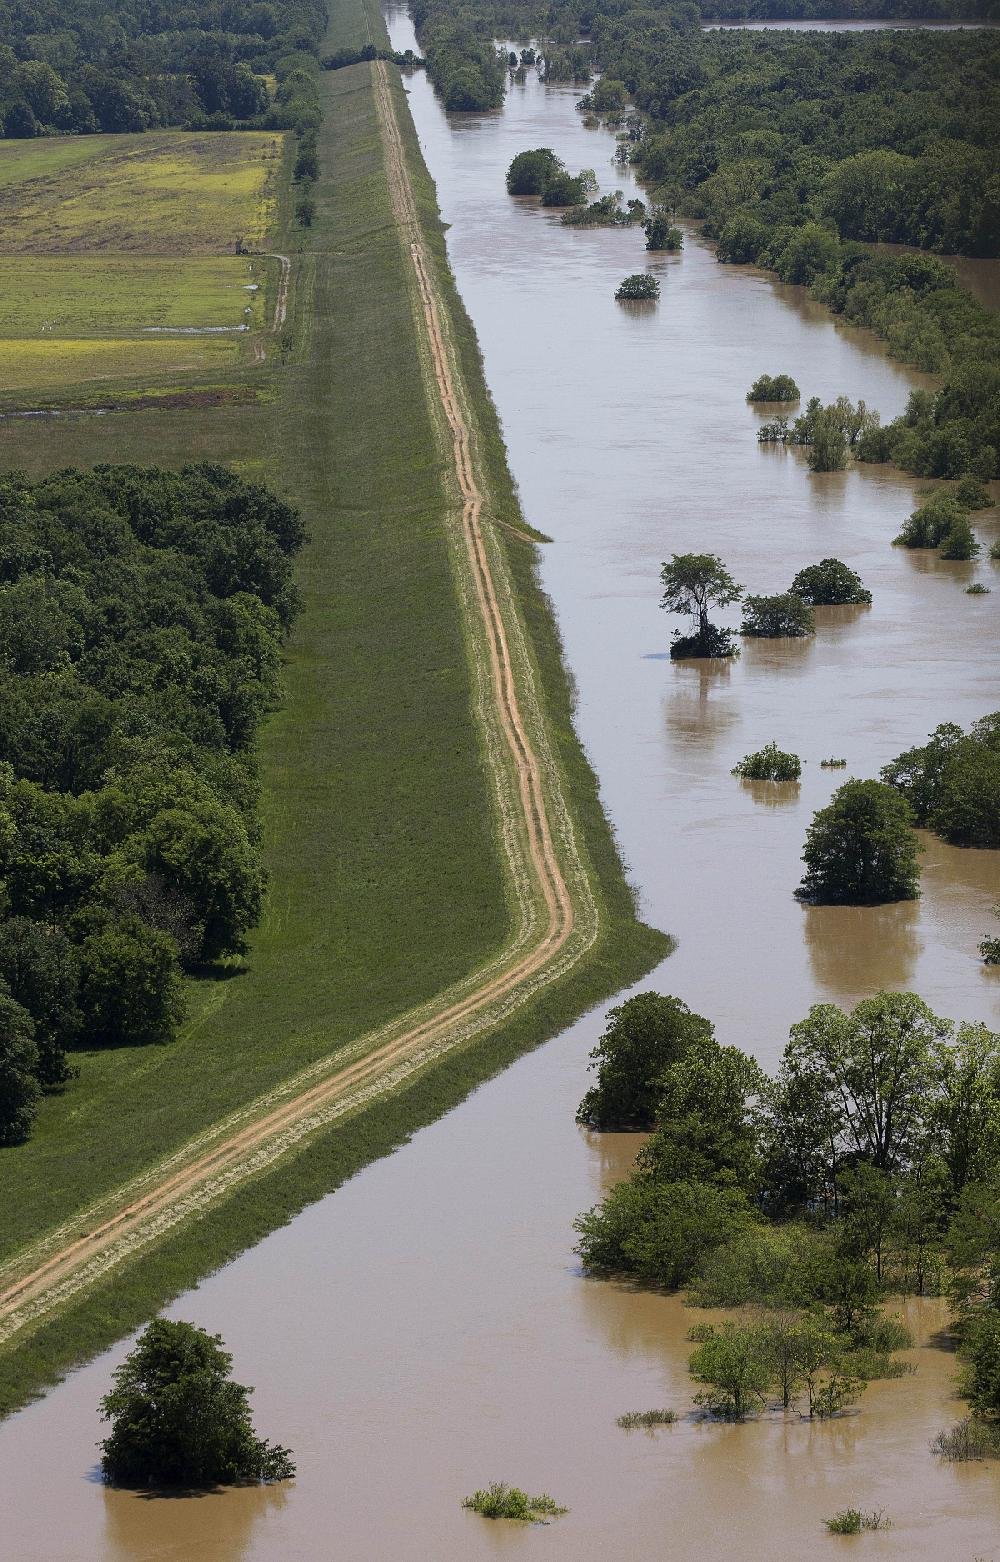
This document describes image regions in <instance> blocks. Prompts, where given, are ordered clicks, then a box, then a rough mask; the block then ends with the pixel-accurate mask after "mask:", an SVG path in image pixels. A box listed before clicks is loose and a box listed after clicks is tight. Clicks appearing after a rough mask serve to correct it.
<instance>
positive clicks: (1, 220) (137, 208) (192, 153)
mask: <svg viewBox="0 0 1000 1562" xmlns="http://www.w3.org/2000/svg"><path fill="white" fill-rule="evenodd" d="M283 140H284V138H283V136H282V135H280V134H278V133H275V132H271V131H234V132H232V133H228V132H215V133H211V134H204V135H196V134H191V133H189V132H186V131H183V130H152V131H147V132H145V133H144V134H142V135H114V136H81V137H70V136H66V137H61V138H59V139H56V140H49V139H45V138H41V139H39V140H35V141H0V254H3V255H29V254H31V255H68V254H77V253H85V254H87V255H100V254H103V253H112V254H114V253H117V254H121V253H129V254H140V255H206V254H220V253H222V254H233V253H235V251H236V247H237V245H238V244H239V243H240V242H241V241H242V242H243V244H245V245H247V246H249V247H250V248H257V247H260V246H261V245H262V244H263V243H264V242H265V240H266V237H267V234H268V231H269V230H270V228H271V226H272V224H273V221H274V217H275V209H276V204H275V203H276V199H277V185H278V175H279V172H280V167H281V153H282V145H283Z"/></svg>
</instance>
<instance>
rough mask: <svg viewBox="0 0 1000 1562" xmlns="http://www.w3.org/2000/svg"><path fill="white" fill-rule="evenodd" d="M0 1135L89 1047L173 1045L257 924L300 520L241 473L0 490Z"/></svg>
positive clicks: (57, 482) (81, 477)
mask: <svg viewBox="0 0 1000 1562" xmlns="http://www.w3.org/2000/svg"><path fill="white" fill-rule="evenodd" d="M0 526H2V530H3V534H4V538H5V564H4V581H3V585H2V587H0V710H2V717H0V735H2V746H3V754H4V759H3V762H2V763H0V877H2V879H3V885H4V895H3V903H2V907H0V1000H2V1004H3V1008H4V1014H5V1021H6V1023H5V1027H4V1028H3V1029H2V1030H0V1069H2V1070H3V1072H4V1074H5V1079H6V1089H5V1090H4V1091H2V1092H0V1143H8V1144H9V1143H13V1142H17V1141H18V1140H20V1139H23V1138H24V1137H25V1136H26V1135H27V1133H28V1131H29V1129H30V1126H31V1120H32V1118H33V1116H34V1112H35V1110H36V1107H37V1102H38V1092H39V1091H40V1090H41V1091H46V1090H57V1089H60V1088H62V1087H63V1086H64V1085H65V1083H66V1082H67V1080H68V1079H69V1078H70V1075H71V1068H70V1064H69V1060H68V1054H71V1053H72V1051H73V1049H75V1048H78V1047H87V1048H95V1047H109V1046H141V1045H147V1044H150V1043H162V1042H166V1041H169V1040H170V1039H171V1038H172V1037H173V1035H174V1033H175V1031H176V1029H177V1026H178V1024H179V1022H180V1020H181V1017H182V1014H183V1001H182V986H181V974H182V971H184V970H188V971H198V970H200V969H204V968H206V967H210V966H211V965H213V964H214V963H215V962H217V961H219V960H221V959H225V958H227V957H229V956H231V955H234V954H239V953H241V952H242V951H243V950H244V949H245V947H246V940H247V936H248V934H249V932H250V931H251V929H252V928H253V927H254V926H255V925H256V923H257V920H258V918H259V916H260V911H261V904H262V898H263V893H264V885H265V876H264V870H263V866H262V863H261V853H260V844H261V830H260V820H259V815H258V796H257V794H258V781H257V762H256V753H255V745H256V737H257V732H258V729H259V726H260V723H261V721H262V720H263V718H264V715H265V714H266V712H267V711H268V710H269V709H271V708H272V707H273V706H274V704H275V703H276V702H277V700H278V699H279V697H280V692H281V686H280V657H281V647H282V642H283V639H284V637H285V635H286V633H287V631H288V629H289V627H290V625H291V623H292V621H293V619H294V617H295V615H296V613H297V611H298V595H297V592H296V590H295V587H294V585H293V583H292V578H291V570H292V559H293V557H294V555H295V553H296V551H297V550H298V549H299V547H300V546H301V544H302V541H303V537H304V531H303V526H302V521H301V517H300V516H299V514H298V512H297V511H296V510H294V509H292V508H291V507H290V506H289V505H287V504H285V503H284V502H283V501H282V500H280V499H278V498H277V497H276V496H275V495H274V494H272V493H270V492H269V491H268V490H267V489H266V488H263V487H261V486H260V485H259V484H256V483H247V482H244V481H243V480H242V479H240V478H238V477H235V476H234V475H233V474H232V473H231V472H229V471H227V470H226V469H225V468H223V467H217V466H189V467H185V468H183V469H182V470H181V471H179V472H167V471H161V470H159V469H157V468H141V467H133V466H119V467H114V466H104V467H97V468H96V469H95V470H94V471H93V472H81V471H75V470H73V469H68V470H65V471H62V472H58V473H55V474H54V475H53V476H51V477H47V478H43V479H41V480H39V481H35V482H32V481H28V480H27V479H25V478H23V477H21V476H18V475H16V474H15V475H10V476H8V477H6V478H5V479H3V480H2V482H0Z"/></svg>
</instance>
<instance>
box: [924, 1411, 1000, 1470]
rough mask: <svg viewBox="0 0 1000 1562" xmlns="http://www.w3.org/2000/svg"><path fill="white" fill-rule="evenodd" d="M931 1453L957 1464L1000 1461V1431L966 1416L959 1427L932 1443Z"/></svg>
mask: <svg viewBox="0 0 1000 1562" xmlns="http://www.w3.org/2000/svg"><path fill="white" fill-rule="evenodd" d="M931 1453H935V1454H940V1456H941V1458H942V1459H950V1460H952V1461H953V1462H954V1463H956V1464H965V1463H967V1462H969V1461H971V1460H974V1459H1000V1429H998V1428H997V1427H995V1426H990V1425H989V1424H988V1423H987V1422H986V1421H977V1420H976V1419H975V1418H974V1417H973V1416H966V1418H965V1420H964V1421H959V1423H958V1425H957V1426H953V1427H950V1428H949V1429H948V1431H946V1432H939V1433H938V1435H937V1437H935V1439H934V1441H933V1442H932V1443H931Z"/></svg>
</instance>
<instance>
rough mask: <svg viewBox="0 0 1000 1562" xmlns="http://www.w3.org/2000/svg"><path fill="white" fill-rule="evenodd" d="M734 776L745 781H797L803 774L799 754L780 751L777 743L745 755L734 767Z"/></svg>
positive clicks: (766, 745)
mask: <svg viewBox="0 0 1000 1562" xmlns="http://www.w3.org/2000/svg"><path fill="white" fill-rule="evenodd" d="M732 773H733V775H734V776H740V777H741V778H742V779H743V780H744V781H797V780H798V779H799V777H800V776H801V774H802V761H801V759H800V758H799V756H798V754H790V753H788V752H787V751H786V750H785V749H780V748H779V747H778V745H777V743H774V742H771V743H765V744H764V747H763V748H760V749H758V750H757V751H756V753H754V754H745V755H744V757H743V758H742V759H741V760H740V762H739V764H737V765H734V766H733V772H732Z"/></svg>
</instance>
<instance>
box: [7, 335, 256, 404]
mask: <svg viewBox="0 0 1000 1562" xmlns="http://www.w3.org/2000/svg"><path fill="white" fill-rule="evenodd" d="M242 354H243V346H242V345H241V342H240V339H239V337H238V336H237V337H232V336H181V337H177V336H173V337H155V336H152V337H146V338H144V339H143V340H141V341H130V340H128V339H127V338H120V337H112V338H111V339H110V340H103V341H102V340H99V339H96V340H95V339H88V338H86V337H82V338H70V339H69V340H66V339H59V338H42V339H41V340H35V341H19V340H17V339H16V338H14V339H8V340H6V341H0V406H2V405H3V404H4V402H6V401H14V402H17V401H19V400H21V399H22V397H21V395H20V393H21V392H24V391H32V392H35V391H37V392H39V393H40V394H41V393H44V392H45V391H46V390H47V389H48V388H50V387H57V388H65V387H67V386H70V385H73V386H78V387H79V388H81V389H83V390H86V389H88V388H90V387H92V386H95V385H98V384H101V383H105V382H113V383H116V384H117V383H123V384H126V385H131V388H132V389H135V388H136V386H137V385H139V384H143V385H145V384H148V383H149V382H150V381H156V380H162V379H164V378H165V377H166V376H177V375H183V376H184V377H189V376H192V375H205V374H213V373H216V372H218V371H219V370H221V369H228V368H229V367H231V366H232V365H233V364H235V363H238V362H239V360H240V357H241V356H242Z"/></svg>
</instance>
